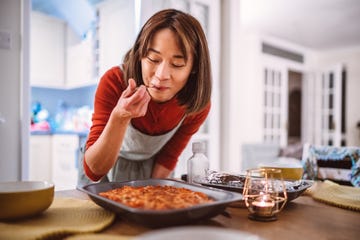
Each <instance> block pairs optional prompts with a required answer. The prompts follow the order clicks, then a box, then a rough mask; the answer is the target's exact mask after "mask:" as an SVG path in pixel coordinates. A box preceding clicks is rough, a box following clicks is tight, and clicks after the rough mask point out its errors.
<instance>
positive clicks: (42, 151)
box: [29, 135, 52, 182]
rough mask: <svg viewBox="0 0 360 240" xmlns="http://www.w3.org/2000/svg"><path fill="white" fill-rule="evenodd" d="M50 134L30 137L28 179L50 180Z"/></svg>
mask: <svg viewBox="0 0 360 240" xmlns="http://www.w3.org/2000/svg"><path fill="white" fill-rule="evenodd" d="M51 147H52V144H51V136H50V135H33V136H31V137H30V159H29V180H34V181H49V182H52V174H51V171H52V167H51V162H52V160H51V159H52V158H51V155H52V151H51Z"/></svg>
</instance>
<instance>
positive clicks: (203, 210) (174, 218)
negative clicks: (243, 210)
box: [78, 179, 243, 227]
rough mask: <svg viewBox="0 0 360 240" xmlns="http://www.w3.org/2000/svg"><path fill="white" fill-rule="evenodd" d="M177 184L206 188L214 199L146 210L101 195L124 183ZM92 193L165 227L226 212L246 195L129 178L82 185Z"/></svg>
mask: <svg viewBox="0 0 360 240" xmlns="http://www.w3.org/2000/svg"><path fill="white" fill-rule="evenodd" d="M165 185H167V186H173V187H183V188H187V189H189V190H192V191H197V192H202V193H204V194H206V195H208V196H209V197H210V198H211V199H213V200H214V201H213V202H210V203H204V204H199V205H196V206H193V207H188V208H182V209H175V210H144V209H138V208H132V207H128V206H126V205H124V204H121V203H118V202H115V201H112V200H110V199H108V198H105V197H102V196H100V195H99V193H100V192H105V191H108V190H111V189H115V188H120V187H122V186H165ZM78 189H79V190H80V191H82V192H85V193H86V194H88V196H89V197H90V199H91V200H92V201H94V202H95V203H96V204H97V205H99V206H101V207H103V208H105V209H107V210H110V211H113V212H115V213H117V214H119V215H120V216H121V217H123V218H125V219H130V220H132V221H134V222H137V223H140V224H143V225H146V226H149V227H164V226H171V225H182V224H189V223H193V222H195V221H199V220H204V219H209V218H212V217H215V216H216V215H218V214H221V213H223V212H224V210H225V208H226V207H227V206H228V205H229V204H230V203H232V202H236V201H240V200H242V199H243V196H242V194H240V193H236V192H231V191H225V190H221V189H214V188H208V187H204V186H201V185H193V184H189V183H186V182H182V181H177V180H173V179H147V180H134V181H125V182H109V183H93V184H89V185H86V186H83V187H79V188H78Z"/></svg>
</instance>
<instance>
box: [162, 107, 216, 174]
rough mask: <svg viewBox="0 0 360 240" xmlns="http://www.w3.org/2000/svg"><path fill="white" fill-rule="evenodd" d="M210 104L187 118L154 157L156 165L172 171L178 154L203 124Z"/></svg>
mask: <svg viewBox="0 0 360 240" xmlns="http://www.w3.org/2000/svg"><path fill="white" fill-rule="evenodd" d="M210 107H211V103H209V104H208V105H207V106H206V107H205V108H204V109H203V110H202V111H201V112H199V113H196V114H193V115H189V116H187V117H186V118H185V119H184V121H183V123H182V125H181V126H180V128H179V129H178V130H177V131H176V133H175V135H174V136H173V137H172V138H171V139H170V140H169V141H168V142H167V143H166V144H165V146H164V147H163V148H162V149H161V150H160V151H159V153H158V154H157V155H156V158H155V161H156V163H158V164H161V165H162V166H164V167H166V168H167V169H169V170H173V169H174V168H175V166H176V164H177V161H178V158H179V156H180V154H181V153H182V152H183V151H184V149H185V147H186V145H187V144H188V143H189V141H190V138H191V137H192V136H193V135H194V134H195V133H196V132H197V131H198V130H199V128H200V126H201V125H202V124H203V123H204V122H205V120H206V118H207V116H208V114H209V111H210Z"/></svg>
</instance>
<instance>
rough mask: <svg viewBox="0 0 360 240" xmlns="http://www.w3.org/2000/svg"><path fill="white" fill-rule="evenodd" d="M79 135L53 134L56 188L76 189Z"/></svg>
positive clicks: (53, 172) (53, 175)
mask: <svg viewBox="0 0 360 240" xmlns="http://www.w3.org/2000/svg"><path fill="white" fill-rule="evenodd" d="M78 151H79V137H78V135H75V134H65V135H60V134H55V135H53V136H52V179H53V182H54V183H55V189H56V190H65V189H75V188H76V184H77V175H78V173H77V172H78V167H77V166H78Z"/></svg>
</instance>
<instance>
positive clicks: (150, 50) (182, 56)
mask: <svg viewBox="0 0 360 240" xmlns="http://www.w3.org/2000/svg"><path fill="white" fill-rule="evenodd" d="M148 51H149V52H155V53H157V54H161V52H159V51H157V50H155V49H153V48H149V50H148ZM173 57H174V58H179V59H185V57H184V55H174V56H173Z"/></svg>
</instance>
